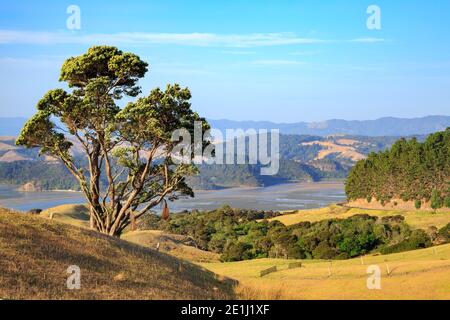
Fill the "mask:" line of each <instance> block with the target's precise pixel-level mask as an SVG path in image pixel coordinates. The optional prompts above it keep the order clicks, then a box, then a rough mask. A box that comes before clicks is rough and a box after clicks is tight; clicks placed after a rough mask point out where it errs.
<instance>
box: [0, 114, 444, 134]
mask: <svg viewBox="0 0 450 320" xmlns="http://www.w3.org/2000/svg"><path fill="white" fill-rule="evenodd" d="M25 121H26V119H25V118H0V136H17V135H18V134H19V132H20V129H21V128H22V126H23V124H24V123H25ZM208 121H209V122H210V123H211V125H212V127H213V128H216V129H219V130H221V131H223V132H225V129H250V128H253V129H280V131H281V133H284V134H299V135H306V134H309V135H319V136H328V135H333V134H346V135H360V136H410V135H420V134H430V133H433V132H437V131H443V130H445V129H446V128H447V127H450V116H427V117H422V118H413V119H404V118H393V117H387V118H381V119H377V120H362V121H356V120H336V119H333V120H328V121H323V122H297V123H274V122H270V121H233V120H211V119H209V120H208Z"/></svg>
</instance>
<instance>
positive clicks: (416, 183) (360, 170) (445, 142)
mask: <svg viewBox="0 0 450 320" xmlns="http://www.w3.org/2000/svg"><path fill="white" fill-rule="evenodd" d="M345 191H346V193H347V197H348V199H349V200H356V199H367V200H371V199H376V200H378V201H380V202H381V203H382V204H384V203H387V202H389V201H391V200H392V199H395V198H398V199H402V200H404V201H414V202H415V206H416V208H420V207H421V206H422V203H423V202H428V201H429V202H430V204H431V207H432V208H433V209H438V208H442V207H443V206H444V205H445V206H447V207H450V128H447V129H446V130H445V131H443V132H437V133H434V134H431V135H429V136H428V137H427V138H426V140H425V141H424V142H422V143H421V142H418V141H417V140H416V139H415V138H413V139H410V140H406V139H400V140H398V141H397V142H396V143H394V145H393V146H392V148H391V149H389V150H386V151H382V152H378V153H371V154H369V156H368V158H367V159H365V160H361V161H359V162H357V163H356V165H355V167H354V168H353V169H352V170H351V171H350V173H349V175H348V177H347V180H346V184H345Z"/></svg>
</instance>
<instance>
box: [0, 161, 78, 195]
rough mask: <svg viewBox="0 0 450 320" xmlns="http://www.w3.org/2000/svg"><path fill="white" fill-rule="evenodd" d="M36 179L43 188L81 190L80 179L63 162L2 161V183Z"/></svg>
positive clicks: (17, 182) (24, 181)
mask: <svg viewBox="0 0 450 320" xmlns="http://www.w3.org/2000/svg"><path fill="white" fill-rule="evenodd" d="M30 181H35V182H36V184H38V185H39V186H40V187H41V188H42V189H43V190H79V189H80V185H79V184H78V181H77V180H76V179H75V178H74V177H73V176H72V175H71V174H70V172H69V171H67V169H66V168H65V167H64V166H63V165H62V164H56V163H55V164H48V163H45V162H40V161H14V162H5V163H0V183H7V184H14V185H23V184H25V183H28V182H30Z"/></svg>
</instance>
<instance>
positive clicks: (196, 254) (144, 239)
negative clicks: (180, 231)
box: [121, 230, 220, 262]
mask: <svg viewBox="0 0 450 320" xmlns="http://www.w3.org/2000/svg"><path fill="white" fill-rule="evenodd" d="M121 238H122V239H123V240H126V241H130V242H132V243H135V244H139V245H141V246H144V247H148V248H152V249H155V248H156V246H157V244H158V243H159V244H160V247H159V250H160V251H162V252H166V253H168V254H170V255H172V256H174V257H177V258H180V259H184V260H188V261H191V262H218V261H219V258H220V256H219V255H218V254H215V253H212V252H208V251H203V250H200V249H197V248H195V247H193V246H189V245H185V243H186V242H188V241H189V240H188V239H187V237H185V236H179V235H173V234H168V233H164V232H162V231H157V230H145V231H133V232H127V233H125V234H123V235H122V237H121Z"/></svg>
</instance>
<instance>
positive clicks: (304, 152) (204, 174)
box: [0, 135, 398, 190]
mask: <svg viewBox="0 0 450 320" xmlns="http://www.w3.org/2000/svg"><path fill="white" fill-rule="evenodd" d="M397 139H398V137H362V136H342V135H336V136H329V137H321V136H309V135H281V136H280V158H281V159H280V171H279V172H278V174H277V175H275V176H262V175H261V174H260V172H261V170H260V165H259V164H256V165H249V164H242V165H237V164H235V165H233V164H231V165H230V164H229V165H201V166H200V175H198V176H196V177H190V178H189V180H188V182H189V183H190V184H191V186H193V187H194V188H196V189H217V188H224V187H239V186H255V187H256V186H268V185H274V184H278V183H285V182H291V181H321V180H329V179H344V178H345V177H346V176H347V174H348V172H349V170H350V168H351V167H352V166H353V165H354V164H355V162H356V161H357V160H359V159H361V158H364V157H365V156H366V155H367V154H368V153H369V152H370V151H380V150H385V149H386V148H387V147H389V146H391V145H392V143H394V142H395V141H396V140H397ZM14 140H15V139H14V137H0V183H8V184H17V185H23V184H27V183H33V184H35V185H36V188H35V189H38V190H39V189H42V190H53V189H72V190H78V189H79V185H78V182H77V181H76V179H75V178H73V176H72V175H71V174H70V173H69V172H68V170H67V169H66V168H64V166H63V165H62V164H61V163H60V162H59V161H57V160H56V159H54V158H51V157H47V156H39V154H38V150H36V149H24V148H22V147H18V146H16V145H15V141H14ZM73 143H74V147H73V150H72V151H73V153H74V156H75V157H76V159H77V161H78V162H82V161H85V160H83V159H85V158H84V157H83V153H82V151H81V150H80V148H79V146H78V145H77V142H76V141H73ZM247 148H248V144H247ZM85 162H86V161H85ZM80 164H81V163H80ZM85 165H87V162H86V164H85ZM103 178H104V177H103V176H102V180H103Z"/></svg>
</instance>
